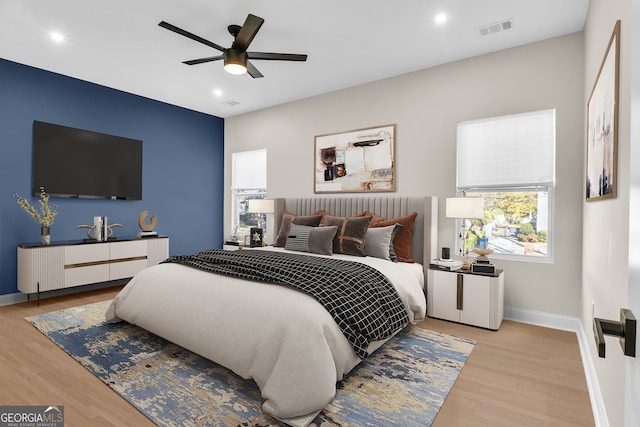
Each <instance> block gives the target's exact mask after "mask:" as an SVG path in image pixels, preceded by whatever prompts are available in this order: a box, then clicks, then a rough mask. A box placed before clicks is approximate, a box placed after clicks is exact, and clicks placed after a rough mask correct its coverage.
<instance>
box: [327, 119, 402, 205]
mask: <svg viewBox="0 0 640 427" xmlns="http://www.w3.org/2000/svg"><path fill="white" fill-rule="evenodd" d="M395 135H396V125H395V124H391V125H385V126H378V127H372V128H366V129H356V130H351V131H347V132H340V133H332V134H325V135H318V136H316V137H315V157H314V192H315V193H358V192H375V191H380V192H382V191H388V192H391V191H396V164H395V142H396V141H395Z"/></svg>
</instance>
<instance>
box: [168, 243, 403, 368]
mask: <svg viewBox="0 0 640 427" xmlns="http://www.w3.org/2000/svg"><path fill="white" fill-rule="evenodd" d="M163 262H172V263H178V264H182V265H186V266H190V267H195V268H199V269H201V270H205V271H209V272H212V273H217V274H223V275H227V276H232V277H238V278H241V279H248V280H255V281H259V282H267V283H278V284H283V285H289V286H293V287H295V288H297V289H299V290H301V291H303V292H306V293H307V294H309V295H311V296H313V297H314V298H315V299H316V300H317V301H318V302H319V303H320V304H322V305H323V306H324V307H325V308H326V309H327V311H328V312H329V313H330V314H331V316H333V318H334V320H335V321H336V323H337V324H338V326H340V328H341V329H342V332H343V333H344V335H345V337H346V338H347V340H348V341H349V342H350V343H351V345H352V346H353V349H354V350H355V351H356V353H357V354H358V356H359V357H360V358H366V357H368V355H369V354H368V352H367V348H368V346H369V344H370V343H371V342H372V341H377V340H381V339H385V338H389V337H390V336H391V335H393V333H394V332H396V331H397V330H399V329H401V328H402V327H404V326H405V325H406V324H407V323H408V322H409V317H408V315H407V313H406V311H405V308H404V305H403V303H402V301H401V300H400V297H399V296H398V293H397V292H396V290H395V288H394V287H393V285H392V284H391V283H389V281H388V280H387V278H386V277H385V276H384V275H383V274H382V273H380V272H379V271H378V270H376V269H374V268H372V267H369V266H367V265H364V264H361V263H358V262H353V261H344V260H340V259H332V258H321V257H314V256H309V255H302V254H289V253H282V252H271V251H263V250H260V251H252V250H240V251H225V250H220V249H213V250H207V251H202V252H200V253H198V254H195V255H177V256H172V257H170V258H168V259H167V260H165V261H163Z"/></svg>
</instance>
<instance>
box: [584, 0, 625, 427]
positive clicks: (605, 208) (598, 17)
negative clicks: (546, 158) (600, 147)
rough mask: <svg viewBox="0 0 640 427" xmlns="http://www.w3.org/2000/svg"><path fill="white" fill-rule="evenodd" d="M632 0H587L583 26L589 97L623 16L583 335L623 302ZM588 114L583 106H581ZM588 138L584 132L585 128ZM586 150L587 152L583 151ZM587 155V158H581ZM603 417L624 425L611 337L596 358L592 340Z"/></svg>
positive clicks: (590, 234) (591, 228)
mask: <svg viewBox="0 0 640 427" xmlns="http://www.w3.org/2000/svg"><path fill="white" fill-rule="evenodd" d="M630 16H631V1H630V0H616V1H611V0H591V1H590V4H589V13H588V16H587V22H586V24H585V29H584V37H585V86H584V95H585V100H588V99H589V96H590V94H591V90H592V88H593V84H594V82H595V79H596V76H597V74H598V71H599V69H600V65H601V63H602V58H603V56H604V53H605V51H606V49H607V45H608V43H609V39H610V37H611V33H612V31H613V27H614V25H615V22H616V20H618V19H620V20H622V24H621V40H620V48H621V51H620V86H619V110H618V130H619V132H618V189H617V194H618V196H617V197H616V198H615V199H606V200H603V201H596V202H589V203H586V202H585V203H584V216H583V226H584V239H583V248H584V249H583V262H582V265H583V268H582V275H583V285H582V288H583V291H582V292H583V301H582V310H581V312H582V314H581V316H582V322H583V327H584V330H585V331H586V332H587V337H588V338H589V339H592V338H591V331H592V326H591V325H592V322H593V320H592V302H593V303H594V304H595V317H601V318H605V319H612V320H617V319H618V317H619V312H620V308H623V307H627V287H628V274H629V269H628V262H629V258H628V253H629V252H628V251H629V174H630V163H629V157H630V156H629V155H630V98H629V94H630V80H631V67H630V59H631V54H630V53H631V20H630ZM584 114H585V115H586V108H585V110H584ZM585 140H586V133H585ZM585 154H586V153H585ZM585 161H586V158H585ZM590 349H591V354H592V357H593V359H594V366H595V370H596V375H597V378H598V382H599V383H600V390H601V392H602V396H603V399H604V404H605V409H606V413H607V418H608V420H609V424H610V425H611V426H623V425H624V419H623V418H624V417H623V413H624V405H623V404H624V376H625V372H624V366H625V360H624V359H625V356H624V355H623V354H622V351H621V350H620V345H619V344H618V342H617V339H616V338H614V337H608V338H607V357H606V359H601V358H598V355H597V352H596V348H595V344H594V345H592V346H590Z"/></svg>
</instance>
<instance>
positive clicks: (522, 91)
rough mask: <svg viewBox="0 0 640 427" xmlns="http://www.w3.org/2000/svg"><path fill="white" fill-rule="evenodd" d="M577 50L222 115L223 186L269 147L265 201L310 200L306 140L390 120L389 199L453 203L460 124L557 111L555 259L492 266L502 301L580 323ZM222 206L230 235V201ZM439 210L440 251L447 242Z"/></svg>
mask: <svg viewBox="0 0 640 427" xmlns="http://www.w3.org/2000/svg"><path fill="white" fill-rule="evenodd" d="M583 49H584V46H583V35H582V33H577V34H572V35H568V36H564V37H559V38H556V39H551V40H547V41H543V42H539V43H535V44H531V45H527V46H524V47H519V48H515V49H510V50H506V51H502V52H497V53H494V54H489V55H484V56H480V57H476V58H472V59H469V60H464V61H460V62H456V63H452V64H448V65H445V66H441V67H436V68H431V69H427V70H422V71H419V72H415V73H411V74H407V75H404V76H400V77H396V78H391V79H387V80H382V81H379V82H374V83H371V84H366V85H362V86H357V87H353V88H350V89H345V90H342V91H338V92H334V93H330V94H327V95H322V96H317V97H313V98H309V99H306V100H302V101H299V102H293V103H290V104H285V105H281V106H277V107H274V108H269V109H265V110H262V111H258V112H254V113H250V114H246V115H242V116H237V117H233V118H229V119H226V120H225V171H226V179H227V184H228V183H229V182H230V181H229V171H230V159H231V153H232V152H234V151H241V150H248V149H256V148H263V147H266V148H267V159H268V160H267V162H268V169H267V186H268V196H269V197H280V196H291V197H302V196H312V195H313V156H314V135H319V134H325V133H332V132H339V131H348V130H352V129H358V128H363V127H368V126H376V125H384V124H389V123H396V124H397V147H396V162H397V194H398V195H403V196H420V195H435V196H438V197H441V198H445V197H451V196H454V195H455V191H456V184H455V153H456V146H455V144H456V124H457V123H458V122H460V121H464V120H473V119H479V118H484V117H491V116H499V115H505V114H514V113H521V112H525V111H535V110H541V109H548V108H556V109H557V174H556V177H557V180H556V182H557V186H556V194H555V196H556V197H555V218H554V224H553V225H554V229H555V231H556V239H555V242H554V252H555V262H554V263H539V262H515V261H501V262H497V264H498V267H500V268H504V269H505V270H506V279H505V287H506V290H505V304H506V305H507V306H511V307H514V308H521V309H530V310H537V311H543V312H549V313H555V314H560V315H567V316H574V317H578V316H579V314H580V307H581V306H580V301H581V286H580V279H581V277H580V272H581V266H580V261H581V253H582V247H581V233H582V224H581V211H582V199H583V193H584V191H583V182H584V179H583V176H582V169H583V155H582V153H583V151H584V143H583V141H584V135H583V127H584V93H583V92H584V77H583V76H584V57H583ZM532 149H535V147H532ZM226 187H227V188H228V187H229V185H227V186H226ZM347 196H348V195H347ZM225 203H226V208H225V215H226V216H225V229H226V230H227V232H229V230H230V220H229V212H230V208H229V206H230V196H229V194H227V197H226V201H225ZM440 205H441V206H440V213H439V223H440V230H439V231H440V233H439V234H440V236H439V238H440V241H439V247H442V246H451V247H452V246H454V241H455V232H454V229H453V228H454V224H453V221H452V220H449V219H446V218H445V217H444V203H441V204H440Z"/></svg>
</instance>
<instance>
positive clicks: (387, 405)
mask: <svg viewBox="0 0 640 427" xmlns="http://www.w3.org/2000/svg"><path fill="white" fill-rule="evenodd" d="M109 302H110V301H104V302H100V303H95V304H89V305H84V306H81V307H74V308H70V309H66V310H60V311H55V312H51V313H45V314H41V315H37V316H30V317H27V318H25V319H26V320H27V321H28V322H29V323H31V324H32V325H34V326H35V327H36V328H37V329H38V330H40V331H41V332H42V333H43V334H45V335H46V336H47V337H49V339H51V340H52V341H53V342H55V343H56V344H58V345H59V346H60V347H61V348H62V349H64V350H65V351H66V352H67V353H68V354H70V355H71V356H72V357H73V358H74V359H76V360H77V361H78V362H80V363H81V364H82V365H83V366H84V367H86V368H87V369H88V370H89V371H91V373H93V374H94V375H95V376H97V377H98V378H100V379H101V380H102V381H104V382H105V383H106V384H107V385H108V386H109V387H111V388H112V389H113V390H115V391H116V392H117V393H118V394H120V396H122V397H123V398H124V399H125V400H127V401H128V402H129V403H130V404H132V405H133V406H135V407H136V408H137V409H138V410H140V411H141V412H142V413H143V414H144V415H145V416H146V417H148V418H149V419H150V420H151V421H153V422H154V423H155V424H157V425H160V426H181V427H182V426H251V427H263V426H264V427H267V426H278V427H280V426H284V424H282V423H280V422H278V421H277V420H275V419H273V418H272V417H270V416H269V415H268V414H266V413H264V412H263V411H262V408H261V404H262V398H261V396H260V390H259V389H258V387H257V386H256V384H255V383H254V382H253V381H251V380H245V379H243V378H241V377H239V376H237V375H236V374H234V373H233V372H231V371H229V370H228V369H225V368H223V367H221V366H220V365H217V364H215V363H213V362H211V361H209V360H207V359H205V358H203V357H200V356H198V355H196V354H194V353H192V352H190V351H188V350H186V349H184V348H182V347H179V346H177V345H175V344H172V343H170V342H168V341H166V340H164V339H162V338H160V337H158V336H156V335H154V334H151V333H149V332H147V331H145V330H144V329H141V328H139V327H136V326H133V325H130V324H128V323H126V322H120V323H117V324H109V323H105V322H104V313H105V311H106V308H107V306H108V305H109ZM473 347H474V342H473V341H472V340H468V339H463V338H458V337H454V336H451V335H446V334H442V333H438V332H434V331H429V330H426V329H422V328H419V327H412V326H410V327H407V328H405V330H404V331H402V332H401V333H399V334H398V335H397V336H396V337H394V338H393V339H392V340H391V341H389V342H388V343H387V344H386V345H385V346H383V347H382V348H381V349H380V350H378V351H376V352H375V353H374V354H373V355H372V356H370V357H369V359H367V360H365V361H363V362H362V363H361V364H360V365H358V367H356V368H355V369H354V370H353V371H352V372H351V373H350V374H349V375H348V376H347V377H346V378H345V379H344V380H343V381H341V382H339V383H338V385H337V388H338V390H337V394H336V397H335V399H334V400H333V401H332V402H331V403H330V404H329V406H327V407H326V408H325V409H324V410H323V411H322V412H321V413H320V415H318V417H316V419H315V420H314V421H313V422H312V423H311V426H313V427H331V426H391V425H402V426H404V427H410V426H416V427H418V426H420V427H428V426H430V425H431V423H432V422H433V420H434V419H435V417H436V415H437V413H438V410H439V409H440V407H441V406H442V403H443V402H444V400H445V398H446V397H447V394H448V393H449V391H450V390H451V387H452V386H453V384H454V382H455V380H456V378H457V377H458V374H459V373H460V371H461V370H462V368H463V366H464V364H465V363H466V361H467V358H468V357H469V354H470V353H471V350H472V349H473Z"/></svg>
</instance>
